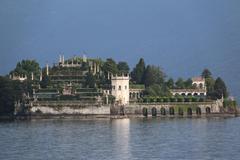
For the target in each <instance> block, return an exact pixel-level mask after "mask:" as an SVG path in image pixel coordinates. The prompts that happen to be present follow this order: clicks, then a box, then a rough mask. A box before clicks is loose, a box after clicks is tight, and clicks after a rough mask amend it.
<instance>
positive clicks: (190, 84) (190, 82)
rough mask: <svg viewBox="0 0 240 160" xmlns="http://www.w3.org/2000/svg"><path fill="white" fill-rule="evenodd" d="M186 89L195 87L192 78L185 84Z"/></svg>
mask: <svg viewBox="0 0 240 160" xmlns="http://www.w3.org/2000/svg"><path fill="white" fill-rule="evenodd" d="M184 87H185V88H187V89H189V88H192V87H193V86H192V79H191V78H189V79H187V80H186V81H185V82H184Z"/></svg>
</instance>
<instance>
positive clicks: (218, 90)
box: [214, 77, 228, 99]
mask: <svg viewBox="0 0 240 160" xmlns="http://www.w3.org/2000/svg"><path fill="white" fill-rule="evenodd" d="M214 91H215V94H216V97H217V98H218V99H220V98H221V97H222V96H223V97H224V98H226V97H227V96H228V92H227V87H226V85H225V82H224V81H223V80H222V79H221V78H220V77H218V78H217V79H216V82H215V84H214Z"/></svg>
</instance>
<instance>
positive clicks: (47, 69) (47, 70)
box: [46, 63, 49, 76]
mask: <svg viewBox="0 0 240 160" xmlns="http://www.w3.org/2000/svg"><path fill="white" fill-rule="evenodd" d="M46 74H47V76H48V75H49V66H48V63H47V65H46Z"/></svg>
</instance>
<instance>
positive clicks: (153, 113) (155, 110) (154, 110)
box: [152, 107, 157, 117]
mask: <svg viewBox="0 0 240 160" xmlns="http://www.w3.org/2000/svg"><path fill="white" fill-rule="evenodd" d="M152 116H153V117H156V116H157V108H155V107H153V108H152Z"/></svg>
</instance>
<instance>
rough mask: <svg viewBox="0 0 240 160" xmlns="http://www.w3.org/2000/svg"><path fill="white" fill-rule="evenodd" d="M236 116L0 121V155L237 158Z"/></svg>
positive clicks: (13, 157) (12, 159)
mask: <svg viewBox="0 0 240 160" xmlns="http://www.w3.org/2000/svg"><path fill="white" fill-rule="evenodd" d="M239 123H240V118H192V119H191V118H172V119H169V118H166V119H161V118H156V119H152V118H147V119H146V118H138V119H115V120H109V119H100V120H32V121H19V122H1V123H0V159H1V160H4V159H10V160H20V159H24V160H32V159H67V160H69V159H97V160H98V159H109V160H111V159H209V160H212V159H217V160H220V159H223V160H226V159H227V160H229V159H239V156H240V139H239V134H240V125H239Z"/></svg>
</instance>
